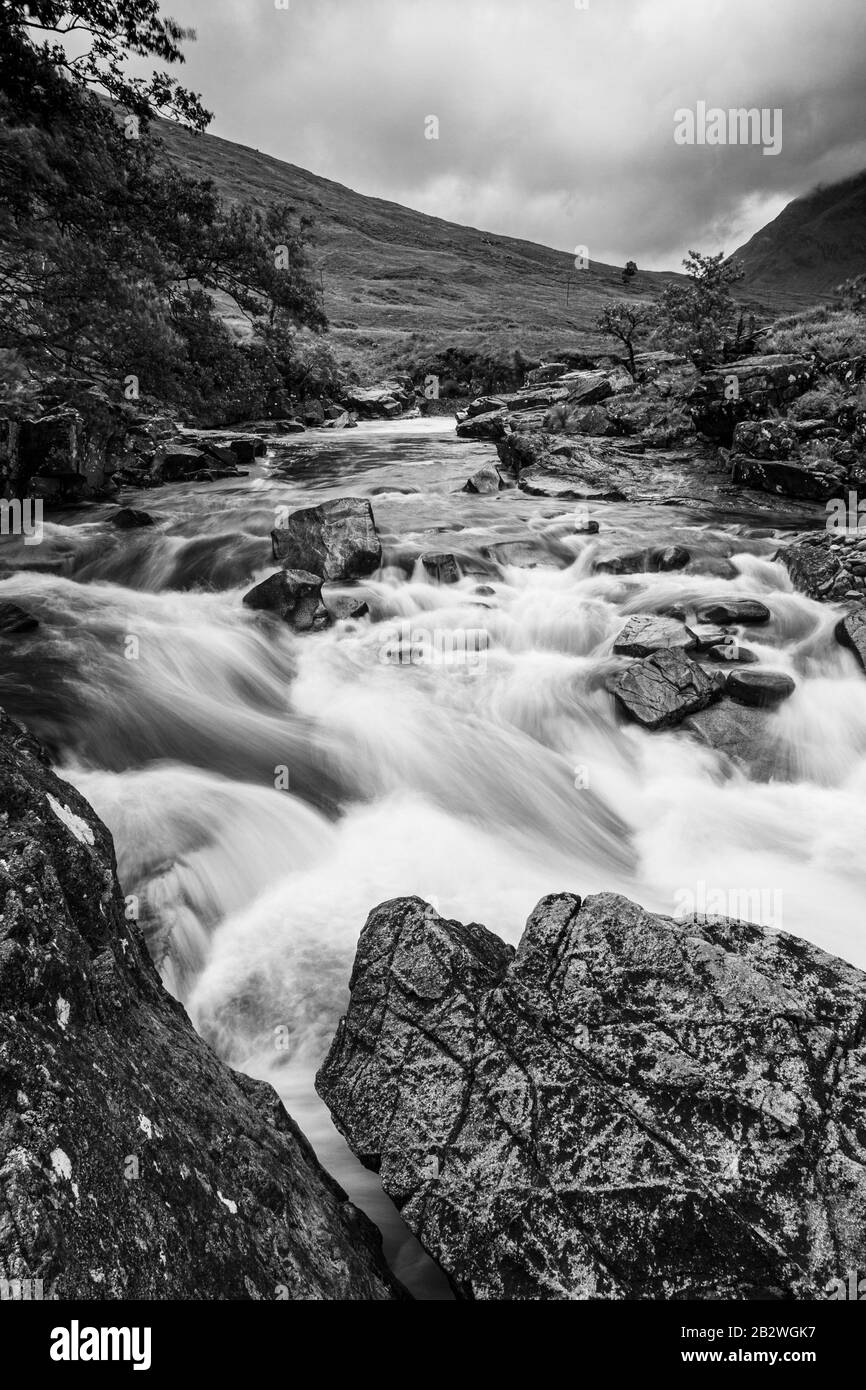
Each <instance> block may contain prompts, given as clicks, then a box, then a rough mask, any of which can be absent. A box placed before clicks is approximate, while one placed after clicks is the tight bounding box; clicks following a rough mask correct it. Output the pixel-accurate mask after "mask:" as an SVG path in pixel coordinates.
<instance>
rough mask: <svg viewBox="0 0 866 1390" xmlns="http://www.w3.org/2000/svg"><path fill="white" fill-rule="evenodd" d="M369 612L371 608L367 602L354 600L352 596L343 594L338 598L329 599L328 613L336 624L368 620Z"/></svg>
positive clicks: (359, 599) (358, 599) (360, 599)
mask: <svg viewBox="0 0 866 1390" xmlns="http://www.w3.org/2000/svg"><path fill="white" fill-rule="evenodd" d="M369 612H370V608H369V605H368V604H367V602H366V601H365V600H364V599H362V598H354V597H353V596H352V595H351V594H341V595H339V596H338V597H336V598H329V599H328V613H329V614H330V616H331V619H332V621H333V622H335V623H336V622H347V621H349V620H350V619H358V618H366V617H367V615H368V614H369Z"/></svg>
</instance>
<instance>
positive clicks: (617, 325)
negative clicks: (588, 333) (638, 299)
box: [596, 299, 650, 377]
mask: <svg viewBox="0 0 866 1390" xmlns="http://www.w3.org/2000/svg"><path fill="white" fill-rule="evenodd" d="M649 322H650V311H649V310H648V309H646V308H644V306H643V305H641V304H630V303H629V302H628V301H627V300H624V299H621V300H619V301H618V302H617V303H616V304H610V305H608V306H607V308H606V309H605V310H604V313H603V314H602V315H601V316H600V317H599V318H598V319H597V320H596V327H597V328H598V329H599V330H600V331H601V332H602V333H608V334H610V335H611V337H614V338H618V339H619V341H620V342H621V343H622V345H623V347H624V348H625V350H626V352H627V353H628V369H629V371H630V372H631V374H632V376H633V377H636V376H637V366H636V363H635V358H634V344H635V342H636V341H637V340H638V339H639V338H640V337H641V336H642V335H643V333H644V332H645V330H646V327H647V324H648V323H649Z"/></svg>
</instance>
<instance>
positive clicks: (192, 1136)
mask: <svg viewBox="0 0 866 1390" xmlns="http://www.w3.org/2000/svg"><path fill="white" fill-rule="evenodd" d="M135 915H136V903H135V900H134V899H129V898H127V899H126V900H124V898H123V896H122V894H121V889H120V887H119V885H118V882H117V878H116V872H115V859H114V849H113V845H112V841H111V837H110V836H109V834H108V832H107V830H106V829H105V826H104V825H102V823H101V822H100V821H99V819H98V818H97V816H96V815H95V813H94V812H93V810H92V808H91V807H90V806H89V805H88V803H87V802H86V801H85V800H84V798H83V797H81V796H80V795H79V794H78V792H76V791H75V789H74V788H73V787H71V786H70V785H69V783H68V782H64V781H61V779H60V778H58V777H57V776H56V775H55V774H54V773H53V772H52V771H51V768H50V767H49V765H48V762H47V758H46V756H45V754H44V753H43V751H42V749H41V748H40V746H39V745H38V744H37V743H36V742H35V740H33V739H32V738H30V737H29V736H28V735H26V734H25V733H24V732H23V731H22V730H21V729H20V728H19V727H18V726H17V725H15V724H13V723H12V721H11V720H9V719H8V718H7V717H6V716H5V715H4V714H2V712H0V1071H2V1079H3V1084H2V1087H0V1277H2V1278H3V1279H4V1280H8V1281H10V1282H12V1283H13V1284H14V1283H15V1281H24V1283H26V1284H28V1285H29V1282H30V1281H37V1282H38V1281H41V1286H42V1291H43V1294H44V1296H46V1297H54V1298H59V1299H64V1298H87V1299H118V1298H124V1299H152V1298H153V1299H310V1298H316V1299H363V1300H374V1301H380V1300H385V1299H394V1298H400V1297H403V1296H404V1295H403V1291H402V1290H401V1288H400V1287H399V1286H398V1285H397V1284H396V1283H395V1281H394V1280H393V1278H392V1276H391V1274H390V1273H389V1271H388V1269H387V1267H386V1265H385V1262H384V1260H383V1257H382V1253H381V1241H380V1238H379V1235H378V1232H377V1231H376V1229H375V1227H373V1225H372V1224H371V1222H369V1221H368V1220H367V1218H366V1217H365V1216H364V1215H363V1214H362V1213H361V1212H360V1211H359V1210H358V1209H357V1208H356V1207H354V1206H353V1205H352V1203H351V1202H350V1201H349V1200H348V1198H347V1196H346V1194H345V1192H343V1190H342V1189H341V1188H340V1187H339V1186H338V1184H337V1183H336V1182H334V1181H333V1179H331V1178H330V1177H329V1176H328V1174H327V1173H326V1172H325V1171H324V1170H323V1168H322V1167H321V1166H320V1164H319V1163H318V1161H317V1160H316V1157H315V1154H314V1153H313V1150H312V1148H311V1147H310V1145H309V1144H308V1143H307V1141H306V1139H305V1138H304V1136H303V1135H302V1134H301V1132H300V1130H299V1129H298V1128H297V1126H296V1125H295V1124H294V1123H293V1121H292V1119H291V1118H290V1116H289V1115H288V1114H287V1113H286V1112H285V1110H284V1109H283V1107H282V1105H281V1104H280V1102H279V1100H278V1098H277V1096H276V1094H275V1092H274V1091H272V1090H271V1088H270V1087H269V1086H267V1085H265V1084H264V1083H262V1082H258V1081H253V1080H251V1079H250V1078H249V1077H246V1076H242V1075H240V1074H239V1073H237V1072H233V1071H230V1070H229V1069H228V1068H227V1067H225V1066H223V1065H222V1064H221V1063H220V1062H219V1061H218V1059H217V1057H216V1056H215V1054H214V1053H213V1052H212V1051H211V1049H210V1048H209V1047H208V1046H207V1044H206V1043H204V1042H203V1041H202V1040H201V1038H199V1037H198V1036H197V1034H196V1033H195V1032H194V1030H193V1028H192V1025H191V1024H190V1022H189V1019H188V1018H187V1015H186V1013H185V1011H184V1010H183V1009H182V1008H181V1006H180V1005H179V1004H178V1003H176V1002H175V1000H174V999H172V998H171V996H170V995H169V994H168V993H167V992H166V990H165V989H164V988H163V986H162V984H161V983H160V980H159V977H158V976H157V973H156V970H155V969H154V967H153V965H152V964H151V961H150V958H149V956H148V953H147V950H146V947H145V946H144V943H143V940H142V937H141V936H140V934H139V931H138V928H137V926H136V924H135V921H134V920H131V919H134V917H135Z"/></svg>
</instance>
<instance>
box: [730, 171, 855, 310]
mask: <svg viewBox="0 0 866 1390" xmlns="http://www.w3.org/2000/svg"><path fill="white" fill-rule="evenodd" d="M734 257H735V259H736V260H738V261H741V262H742V264H743V266H744V268H745V271H746V278H745V280H744V281H743V284H742V287H741V288H742V289H745V290H747V291H748V292H749V293H751V294H756V295H759V296H762V297H763V298H764V299H768V298H769V299H770V300H771V301H773V300H775V298H776V297H777V296H783V297H784V298H791V299H793V298H797V299H803V300H806V301H808V302H814V301H815V300H816V299H820V298H822V297H823V296H825V295H827V294H829V293H830V292H831V291H832V290H833V289H835V287H836V286H837V285H838V284H840V282H841V281H843V280H846V279H848V278H849V276H854V275H860V274H862V273H863V272H864V271H866V170H864V171H863V172H862V173H860V174H855V175H854V177H853V178H850V179H844V180H843V181H842V182H840V183H832V184H825V185H823V186H821V187H819V188H816V189H813V191H812V192H811V193H806V194H804V195H803V197H801V198H795V199H794V201H793V202H792V203H789V204H788V206H787V207H786V208H784V209H783V210H782V212H780V213H779V216H778V217H777V218H775V219H774V221H772V222H769V223H768V224H767V226H766V227H762V228H761V230H760V231H759V232H756V233H755V235H754V236H753V237H752V238H751V240H750V241H747V242H746V244H745V246H741V247H740V249H739V251H735V252H734Z"/></svg>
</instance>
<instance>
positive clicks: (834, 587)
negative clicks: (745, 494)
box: [775, 532, 850, 600]
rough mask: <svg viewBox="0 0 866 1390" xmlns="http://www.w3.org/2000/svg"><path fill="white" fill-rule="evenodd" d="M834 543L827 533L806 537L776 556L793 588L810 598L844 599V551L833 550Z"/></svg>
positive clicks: (846, 580) (846, 575) (845, 586)
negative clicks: (842, 553)
mask: <svg viewBox="0 0 866 1390" xmlns="http://www.w3.org/2000/svg"><path fill="white" fill-rule="evenodd" d="M831 544H832V541H831V537H830V536H829V535H828V534H827V533H826V532H823V533H820V534H817V535H813V536H805V537H802V538H801V539H799V540H797V541H796V542H794V543H793V544H792V545H786V546H783V548H782V549H781V550H780V551H778V553H777V555H776V557H775V558H776V559H777V560H780V561H781V563H782V564H783V565H784V566H785V568H786V570H787V571H788V573H789V575H790V576H791V582H792V583H793V585H794V587H795V588H796V589H799V590H800V591H801V593H804V594H806V595H807V596H808V597H809V598H813V599H818V600H820V599H823V598H834V597H841V595H842V594H843V593H844V592H845V590H846V589H847V588H848V587H849V583H850V580H849V576H848V573H847V571H846V569H845V567H844V566H843V564H842V560H841V550H840V549H836V550H832V549H831Z"/></svg>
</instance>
